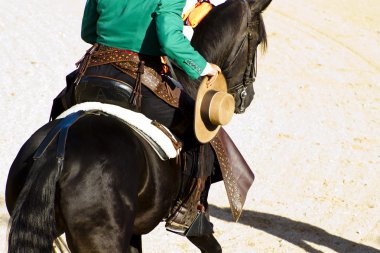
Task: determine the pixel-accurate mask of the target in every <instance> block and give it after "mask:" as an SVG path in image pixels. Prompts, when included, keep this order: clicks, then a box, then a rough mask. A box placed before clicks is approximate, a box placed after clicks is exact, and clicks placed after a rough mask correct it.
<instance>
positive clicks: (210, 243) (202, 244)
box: [187, 234, 222, 253]
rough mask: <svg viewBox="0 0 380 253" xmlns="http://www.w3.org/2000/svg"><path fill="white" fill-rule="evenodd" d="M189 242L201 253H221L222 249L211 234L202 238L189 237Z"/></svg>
mask: <svg viewBox="0 0 380 253" xmlns="http://www.w3.org/2000/svg"><path fill="white" fill-rule="evenodd" d="M187 239H189V240H190V242H192V243H193V244H194V245H195V246H197V248H198V249H200V250H201V252H202V253H221V252H222V247H221V246H220V244H219V243H218V241H217V240H216V239H215V237H214V236H213V235H212V234H209V235H203V236H197V237H195V236H191V237H190V236H189V237H187Z"/></svg>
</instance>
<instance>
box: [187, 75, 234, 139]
mask: <svg viewBox="0 0 380 253" xmlns="http://www.w3.org/2000/svg"><path fill="white" fill-rule="evenodd" d="M234 110H235V100H234V97H233V96H232V95H231V94H229V93H227V82H226V79H225V78H224V76H223V74H221V73H220V74H218V76H217V77H216V78H212V79H210V78H209V77H205V78H204V79H203V80H202V82H201V84H200V86H199V89H198V93H197V98H196V100H195V118H194V130H195V136H196V137H197V139H198V141H199V142H201V143H207V142H209V141H210V140H211V139H212V138H214V137H215V135H216V134H217V133H218V131H219V128H220V126H221V125H226V124H227V123H228V122H230V120H231V118H232V115H233V114H234Z"/></svg>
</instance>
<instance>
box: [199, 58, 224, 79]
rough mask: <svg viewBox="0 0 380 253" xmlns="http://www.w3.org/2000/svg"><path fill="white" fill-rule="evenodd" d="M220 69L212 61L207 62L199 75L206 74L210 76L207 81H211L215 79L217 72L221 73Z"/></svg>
mask: <svg viewBox="0 0 380 253" xmlns="http://www.w3.org/2000/svg"><path fill="white" fill-rule="evenodd" d="M221 72H222V70H221V69H220V68H219V66H218V65H216V64H213V63H209V62H208V63H207V64H206V67H205V68H204V70H203V72H202V74H201V76H208V77H209V78H210V80H209V82H212V81H214V80H215V79H216V77H217V76H218V74H219V73H221Z"/></svg>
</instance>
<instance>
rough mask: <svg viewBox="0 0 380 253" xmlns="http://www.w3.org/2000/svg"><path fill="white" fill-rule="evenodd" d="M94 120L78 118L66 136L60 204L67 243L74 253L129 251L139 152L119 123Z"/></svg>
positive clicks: (142, 165) (141, 165) (141, 166)
mask: <svg viewBox="0 0 380 253" xmlns="http://www.w3.org/2000/svg"><path fill="white" fill-rule="evenodd" d="M94 117H95V116H94ZM95 123H96V124H95ZM95 123H94V121H93V120H92V119H91V117H90V116H89V117H86V118H84V119H82V120H81V121H79V122H78V123H77V125H74V126H73V127H72V129H70V131H71V132H70V135H69V136H68V139H67V145H66V148H67V150H66V156H65V165H64V168H63V170H62V176H61V177H60V180H59V189H60V194H59V196H60V199H59V205H60V209H61V213H62V217H63V220H64V221H65V227H66V229H65V232H66V234H67V237H68V244H69V247H70V249H71V250H72V252H75V253H87V252H94V253H108V252H115V253H121V252H123V253H124V252H130V246H129V244H130V240H131V236H132V231H133V223H134V219H135V212H136V203H137V195H138V189H139V179H140V174H141V171H142V170H144V168H145V166H146V164H145V160H144V154H143V153H142V151H141V149H140V147H139V146H138V145H137V144H138V143H137V142H136V137H135V135H134V134H133V133H132V132H131V131H130V130H129V131H127V130H124V129H125V127H124V125H121V124H122V123H118V122H117V121H116V122H115V121H110V120H109V119H107V118H100V117H99V120H97V121H96V122H95ZM104 129H107V131H105V130H104ZM84 132H86V134H83V133H84ZM95 133H100V134H95ZM94 136H95V137H96V138H94Z"/></svg>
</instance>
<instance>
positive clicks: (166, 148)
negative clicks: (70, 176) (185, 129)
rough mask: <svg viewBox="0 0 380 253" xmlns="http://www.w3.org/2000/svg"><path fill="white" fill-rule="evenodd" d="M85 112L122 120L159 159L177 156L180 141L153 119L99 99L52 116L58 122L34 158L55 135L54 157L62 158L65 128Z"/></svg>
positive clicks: (36, 156)
mask: <svg viewBox="0 0 380 253" xmlns="http://www.w3.org/2000/svg"><path fill="white" fill-rule="evenodd" d="M88 114H97V115H99V114H105V115H110V116H114V117H115V118H117V119H119V120H120V121H122V122H124V123H125V124H126V127H130V128H131V129H133V130H134V131H135V132H136V133H137V134H139V135H140V136H141V137H142V138H143V139H144V140H146V141H147V142H148V143H149V144H150V146H151V147H152V148H153V150H154V151H155V152H156V153H157V155H158V156H159V157H160V158H161V160H164V161H165V160H168V159H172V158H176V157H178V156H179V153H180V151H181V148H182V143H181V142H180V141H178V140H177V138H176V137H175V136H174V135H173V134H172V133H171V132H170V131H169V130H168V129H167V128H166V127H165V126H163V125H161V124H160V123H158V122H157V121H152V120H150V119H148V118H147V117H145V116H144V115H143V114H142V113H137V112H134V111H131V110H128V109H125V108H123V107H120V106H117V105H113V104H104V103H100V102H84V103H80V104H76V105H74V106H72V107H71V108H70V109H68V110H66V111H64V112H63V113H62V114H61V115H59V116H58V117H57V118H56V120H57V122H58V123H57V124H56V125H55V126H54V127H53V129H52V130H51V131H50V132H49V133H48V135H47V136H46V137H45V139H44V140H43V142H42V143H41V145H40V146H39V147H38V149H37V151H36V153H35V155H34V158H35V159H38V158H39V157H41V155H42V154H43V152H44V151H45V150H46V149H47V147H48V146H49V145H50V143H52V141H53V140H54V139H55V137H56V136H58V135H59V139H58V147H57V158H58V159H64V153H65V144H66V137H67V134H68V130H69V128H70V127H71V126H72V125H73V124H74V123H75V122H76V121H77V120H79V119H80V118H82V117H83V116H85V115H88Z"/></svg>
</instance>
